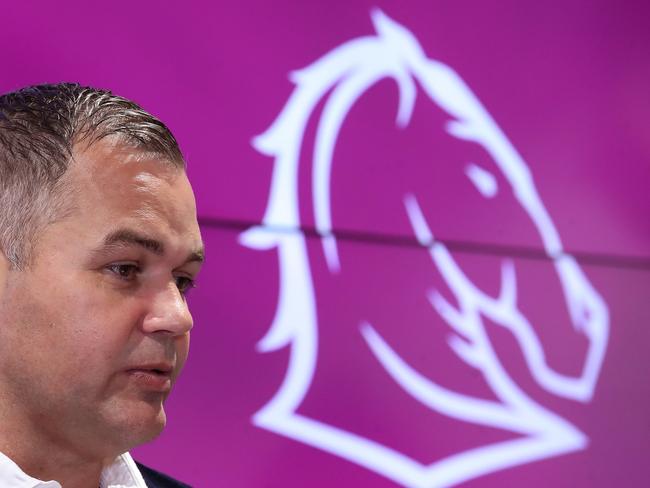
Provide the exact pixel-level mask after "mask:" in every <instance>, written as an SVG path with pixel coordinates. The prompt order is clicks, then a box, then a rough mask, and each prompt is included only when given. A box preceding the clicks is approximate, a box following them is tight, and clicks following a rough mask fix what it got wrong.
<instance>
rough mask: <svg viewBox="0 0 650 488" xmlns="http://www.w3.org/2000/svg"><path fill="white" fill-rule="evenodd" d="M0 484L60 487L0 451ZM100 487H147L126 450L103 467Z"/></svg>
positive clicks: (6, 486)
mask: <svg viewBox="0 0 650 488" xmlns="http://www.w3.org/2000/svg"><path fill="white" fill-rule="evenodd" d="M0 486H1V487H2V488H61V484H60V483H59V482H58V481H42V480H38V479H36V478H32V477H31V476H29V475H28V474H27V473H25V472H24V471H23V470H22V469H20V467H19V466H18V465H17V464H16V463H14V462H13V461H12V460H11V459H9V458H8V457H7V456H5V455H4V454H2V453H1V452H0ZM99 486H100V488H147V485H146V483H145V482H144V479H143V478H142V475H141V474H140V471H139V470H138V467H137V466H136V465H135V461H133V458H132V457H131V455H130V454H129V453H128V452H127V453H125V454H122V455H120V456H118V457H117V458H115V461H113V463H112V464H111V465H110V466H108V467H106V468H104V470H103V471H102V475H101V477H100V480H99Z"/></svg>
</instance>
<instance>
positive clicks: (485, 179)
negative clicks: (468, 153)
mask: <svg viewBox="0 0 650 488" xmlns="http://www.w3.org/2000/svg"><path fill="white" fill-rule="evenodd" d="M465 174H466V175H467V177H468V178H469V179H470V180H471V181H472V183H474V186H475V187H476V188H477V190H478V191H479V192H481V195H483V196H484V197H485V198H492V197H494V196H495V195H496V194H497V193H498V192H499V185H498V184H497V179H496V178H495V177H494V175H493V174H492V173H490V172H489V171H488V170H486V169H483V168H481V167H480V166H477V165H476V164H474V163H470V164H468V165H467V167H466V168H465Z"/></svg>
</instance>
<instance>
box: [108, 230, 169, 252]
mask: <svg viewBox="0 0 650 488" xmlns="http://www.w3.org/2000/svg"><path fill="white" fill-rule="evenodd" d="M132 245H136V246H140V247H143V248H144V249H146V250H147V251H151V252H152V253H154V254H157V255H159V256H162V255H163V254H165V246H164V245H163V243H162V242H160V241H158V240H156V239H153V238H151V237H149V236H146V235H144V234H140V233H139V232H137V231H135V230H131V229H117V230H115V231H113V232H111V233H110V234H108V235H107V236H106V237H105V238H104V242H103V244H102V248H112V247H120V246H132Z"/></svg>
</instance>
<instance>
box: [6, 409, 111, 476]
mask: <svg viewBox="0 0 650 488" xmlns="http://www.w3.org/2000/svg"><path fill="white" fill-rule="evenodd" d="M3 403H4V402H3ZM6 406H7V405H6V404H5V405H2V404H0V452H2V453H4V454H5V455H6V456H7V457H9V458H10V459H11V460H12V461H13V462H14V463H16V464H17V465H18V466H19V467H20V469H21V470H22V471H23V472H24V473H25V474H27V475H29V476H31V477H33V478H36V479H38V480H42V481H49V480H54V481H57V482H59V484H61V486H64V487H65V488H96V487H98V486H99V480H100V476H101V472H102V469H103V468H104V467H105V466H107V465H109V464H110V463H111V462H113V460H114V458H115V456H114V457H112V458H110V459H109V458H106V459H102V458H100V457H98V456H92V455H91V454H92V453H90V452H88V451H86V452H83V450H81V449H75V448H74V447H73V446H72V445H71V443H70V442H69V441H66V440H63V439H59V438H57V437H56V435H55V434H54V433H50V432H48V431H47V430H46V429H43V428H42V425H39V423H38V422H37V421H34V420H32V419H28V418H25V417H24V416H21V415H20V414H18V415H12V412H11V411H8V410H10V409H7V408H6ZM3 407H5V408H3Z"/></svg>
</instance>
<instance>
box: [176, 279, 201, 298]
mask: <svg viewBox="0 0 650 488" xmlns="http://www.w3.org/2000/svg"><path fill="white" fill-rule="evenodd" d="M174 281H175V282H176V286H177V287H178V291H180V292H181V293H182V294H183V295H187V294H188V293H189V291H190V290H191V289H192V288H194V287H195V286H196V283H194V280H193V279H191V278H188V277H187V276H175V277H174Z"/></svg>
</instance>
